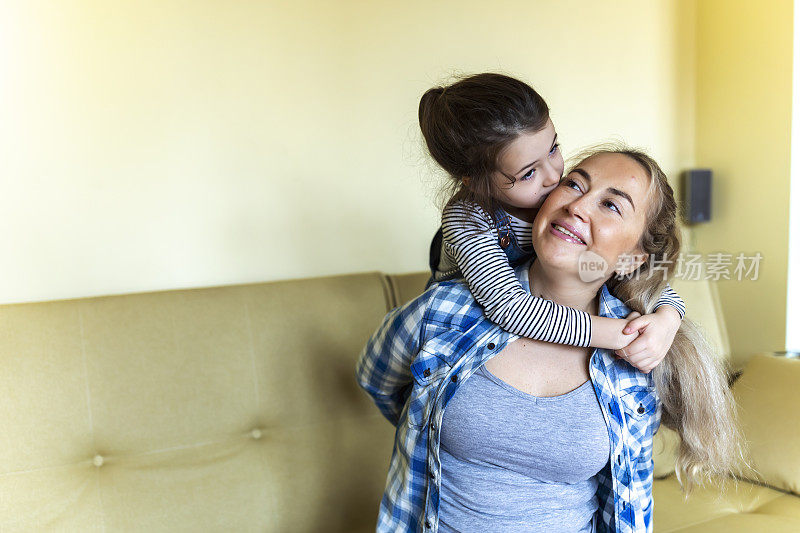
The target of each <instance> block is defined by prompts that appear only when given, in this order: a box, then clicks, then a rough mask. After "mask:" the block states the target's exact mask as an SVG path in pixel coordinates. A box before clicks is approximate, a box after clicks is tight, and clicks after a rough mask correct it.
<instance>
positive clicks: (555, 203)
mask: <svg viewBox="0 0 800 533" xmlns="http://www.w3.org/2000/svg"><path fill="white" fill-rule="evenodd" d="M649 184H650V178H649V176H648V174H647V171H645V169H644V168H642V166H641V165H639V163H637V162H636V161H634V160H633V159H631V158H630V157H628V156H626V155H622V154H598V155H596V156H593V157H590V158H588V159H586V160H585V161H583V162H582V163H580V164H579V165H578V166H577V167H576V168H575V170H573V171H572V172H570V173H569V174H568V175H567V176H566V177H564V179H563V180H561V183H559V185H558V186H557V187H556V188H555V189H554V190H553V192H551V193H550V196H548V197H547V199H546V200H545V202H544V204H542V207H541V208H540V209H539V213H538V214H537V216H536V219H535V220H534V222H533V245H534V248H535V249H536V255H537V257H538V258H539V260H541V261H544V262H545V263H546V264H548V265H552V266H554V267H555V268H558V269H559V270H564V271H568V272H573V271H574V272H578V273H581V272H579V264H581V263H583V265H585V264H586V260H587V258H589V259H591V260H594V261H596V262H599V261H600V259H602V262H604V263H605V265H604V271H603V275H602V276H601V275H600V274H599V273H598V274H597V275H595V276H594V279H600V278H601V277H602V279H603V280H604V281H605V280H607V279H608V278H610V277H611V275H612V273H613V272H614V271H618V272H620V273H626V272H629V271H632V270H634V269H635V268H638V266H639V264H641V259H640V260H637V261H635V262H634V263H633V264H629V265H628V266H627V267H626V268H619V264H618V262H619V261H620V260H621V261H622V262H625V261H626V260H629V259H628V258H629V257H630V256H633V255H641V254H642V252H641V250H640V249H639V240H640V238H641V236H642V234H643V232H644V229H645V224H646V221H647V220H646V219H647V210H648V207H649V203H650V199H649V198H648V187H649ZM589 252H591V253H589ZM592 254H597V256H599V257H596V256H594V255H592ZM581 279H583V280H584V281H589V279H586V277H584V276H583V275H581Z"/></svg>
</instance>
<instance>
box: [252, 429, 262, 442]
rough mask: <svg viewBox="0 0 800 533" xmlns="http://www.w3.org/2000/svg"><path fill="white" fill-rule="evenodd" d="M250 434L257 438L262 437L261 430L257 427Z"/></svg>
mask: <svg viewBox="0 0 800 533" xmlns="http://www.w3.org/2000/svg"><path fill="white" fill-rule="evenodd" d="M250 436H252V437H253V438H254V439H256V440H258V439H260V438H261V430H260V429H257V428H256V429H254V430H253V431H251V432H250Z"/></svg>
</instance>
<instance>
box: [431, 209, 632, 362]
mask: <svg viewBox="0 0 800 533" xmlns="http://www.w3.org/2000/svg"><path fill="white" fill-rule="evenodd" d="M442 235H443V241H444V247H445V251H446V252H447V253H448V254H450V255H451V256H452V257H453V258H454V260H455V262H456V264H458V267H459V269H460V270H461V273H462V275H463V276H464V278H465V279H466V281H467V285H469V289H470V291H471V292H472V295H473V296H474V297H475V299H476V300H477V301H478V303H479V304H480V305H481V306H482V307H483V309H484V313H485V314H486V317H487V318H488V319H489V320H491V321H492V322H494V323H495V324H497V325H499V326H500V327H502V328H503V329H504V330H506V331H508V332H510V333H513V334H515V335H519V336H522V337H528V338H531V339H536V340H541V341H545V342H553V343H557V344H568V345H572V346H584V347H586V346H593V347H596V348H608V349H612V350H613V349H617V348H621V347H623V346H627V345H628V344H629V343H630V341H631V340H632V339H634V338H635V337H636V333H634V334H632V335H625V334H623V333H622V330H623V328H624V327H625V326H626V325H627V323H628V322H627V320H623V319H614V318H605V317H592V316H591V315H589V313H586V312H585V311H579V310H577V309H572V308H571V307H567V306H563V305H559V304H556V303H555V302H552V301H550V300H545V299H544V298H538V297H536V296H533V295H531V294H530V293H528V292H527V291H526V290H525V289H524V288H523V287H522V284H521V283H520V282H519V280H518V279H517V277H516V275H515V273H514V269H513V268H512V267H511V265H510V264H509V263H508V258H507V257H506V254H505V252H504V251H503V249H502V248H501V247H500V245H499V244H498V242H497V236H496V235H495V233H494V232H493V225H492V221H491V218H490V217H489V216H488V214H486V212H485V211H483V210H482V209H480V208H479V207H477V206H470V205H467V204H464V203H456V204H451V205H449V206H447V207H446V208H445V210H444V213H443V216H442Z"/></svg>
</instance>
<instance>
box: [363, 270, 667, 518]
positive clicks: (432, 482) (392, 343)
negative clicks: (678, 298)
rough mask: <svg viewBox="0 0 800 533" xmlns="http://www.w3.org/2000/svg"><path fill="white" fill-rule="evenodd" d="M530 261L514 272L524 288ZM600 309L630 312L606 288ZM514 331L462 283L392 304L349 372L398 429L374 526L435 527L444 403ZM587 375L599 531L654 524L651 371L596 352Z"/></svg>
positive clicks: (655, 414) (609, 313)
mask: <svg viewBox="0 0 800 533" xmlns="http://www.w3.org/2000/svg"><path fill="white" fill-rule="evenodd" d="M529 266H530V263H527V264H525V265H522V266H520V267H518V268H517V269H516V274H517V277H518V279H519V280H520V282H521V283H522V285H523V287H525V289H526V290H530V289H529V283H528V270H529ZM598 313H599V315H600V316H605V317H612V318H623V317H625V316H626V315H627V314H628V313H629V309H628V307H627V306H625V304H623V303H622V301H620V300H619V299H618V298H616V297H614V296H613V295H612V294H611V293H610V292H609V291H608V289H607V287H606V286H605V285H603V287H602V289H601V291H600V294H599V309H598ZM517 338H518V337H517V336H515V335H512V334H510V333H508V332H506V331H504V330H502V329H501V328H500V327H498V326H496V325H495V324H493V323H491V322H489V321H488V320H487V319H486V318H485V316H484V315H483V311H482V309H481V308H480V306H479V305H478V304H477V302H475V300H474V298H473V297H472V295H471V294H470V292H469V289H468V288H467V286H466V284H465V283H464V282H463V281H449V282H442V283H439V284H435V285H433V286H432V287H431V288H429V289H428V290H427V291H426V292H425V293H424V294H423V295H422V296H420V297H419V298H417V299H415V300H413V301H411V302H409V303H408V304H406V305H404V306H402V307H399V308H396V309H394V310H392V311H391V312H390V313H389V314H388V315H387V316H386V318H385V319H384V322H383V324H382V325H381V326H380V327H379V328H378V330H377V331H376V333H375V334H374V335H373V336H372V338H371V339H370V340H369V342H368V343H367V345H366V347H365V348H364V350H363V351H362V353H361V356H360V357H359V361H358V364H357V368H356V376H357V379H358V381H359V384H360V385H361V386H362V388H364V389H365V390H366V391H367V392H368V393H369V394H370V395H371V396H372V398H373V401H375V403H376V404H377V406H378V408H379V409H380V410H381V412H382V413H383V414H384V416H386V418H387V419H389V420H390V421H391V422H392V423H393V424H394V425H395V426H396V427H397V433H396V437H395V449H394V453H393V454H392V460H391V464H390V468H389V476H388V479H387V484H386V490H385V492H384V496H383V499H382V501H381V506H380V512H379V517H378V527H377V531H379V532H383V531H392V532H394V531H425V532H427V531H431V532H435V531H437V529H438V507H439V487H440V479H439V476H440V472H441V463H440V460H439V439H440V428H441V421H442V416H443V413H444V408H445V406H446V405H447V402H448V401H449V400H450V398H452V396H453V395H454V394H455V392H456V390H458V387H459V386H460V385H461V383H463V382H464V381H465V380H466V379H468V378H469V376H471V375H472V373H474V372H475V371H476V370H477V369H478V368H479V367H480V366H481V365H483V364H484V363H485V362H486V361H487V360H488V359H490V358H491V357H493V356H494V355H496V354H498V353H499V352H500V351H502V350H503V348H505V346H506V345H507V344H508V343H509V342H511V341H513V340H516V339H517ZM589 372H590V378H591V380H592V383H593V385H594V389H595V392H596V395H597V398H598V403H599V405H600V407H601V410H602V412H603V417H604V419H605V421H606V425H607V427H608V430H609V440H610V449H609V462H608V464H607V465H606V467H605V468H604V469H603V470H601V471H600V472H599V473H598V475H597V476H598V491H597V497H598V501H599V509H598V512H597V514H596V517H595V525H596V530H597V531H619V532H649V531H652V473H653V466H652V436H653V435H654V434H655V431H656V430H657V428H658V424H659V419H660V408H659V402H658V398H657V395H656V392H655V389H654V387H653V382H652V378H651V377H650V375H648V374H643V373H641V372H639V371H637V370H636V369H634V368H633V367H631V366H630V365H629V364H628V363H627V362H624V361H621V360H619V359H616V358H615V357H614V355H613V353H612V352H611V351H609V350H601V349H595V350H594V352H593V353H592V356H591V359H590V368H589Z"/></svg>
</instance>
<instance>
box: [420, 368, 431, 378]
mask: <svg viewBox="0 0 800 533" xmlns="http://www.w3.org/2000/svg"><path fill="white" fill-rule="evenodd" d="M422 375H423V376H425V377H426V378H429V377H430V376H431V369H430V368H426V369H425V370H424V371H423V372H422Z"/></svg>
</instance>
